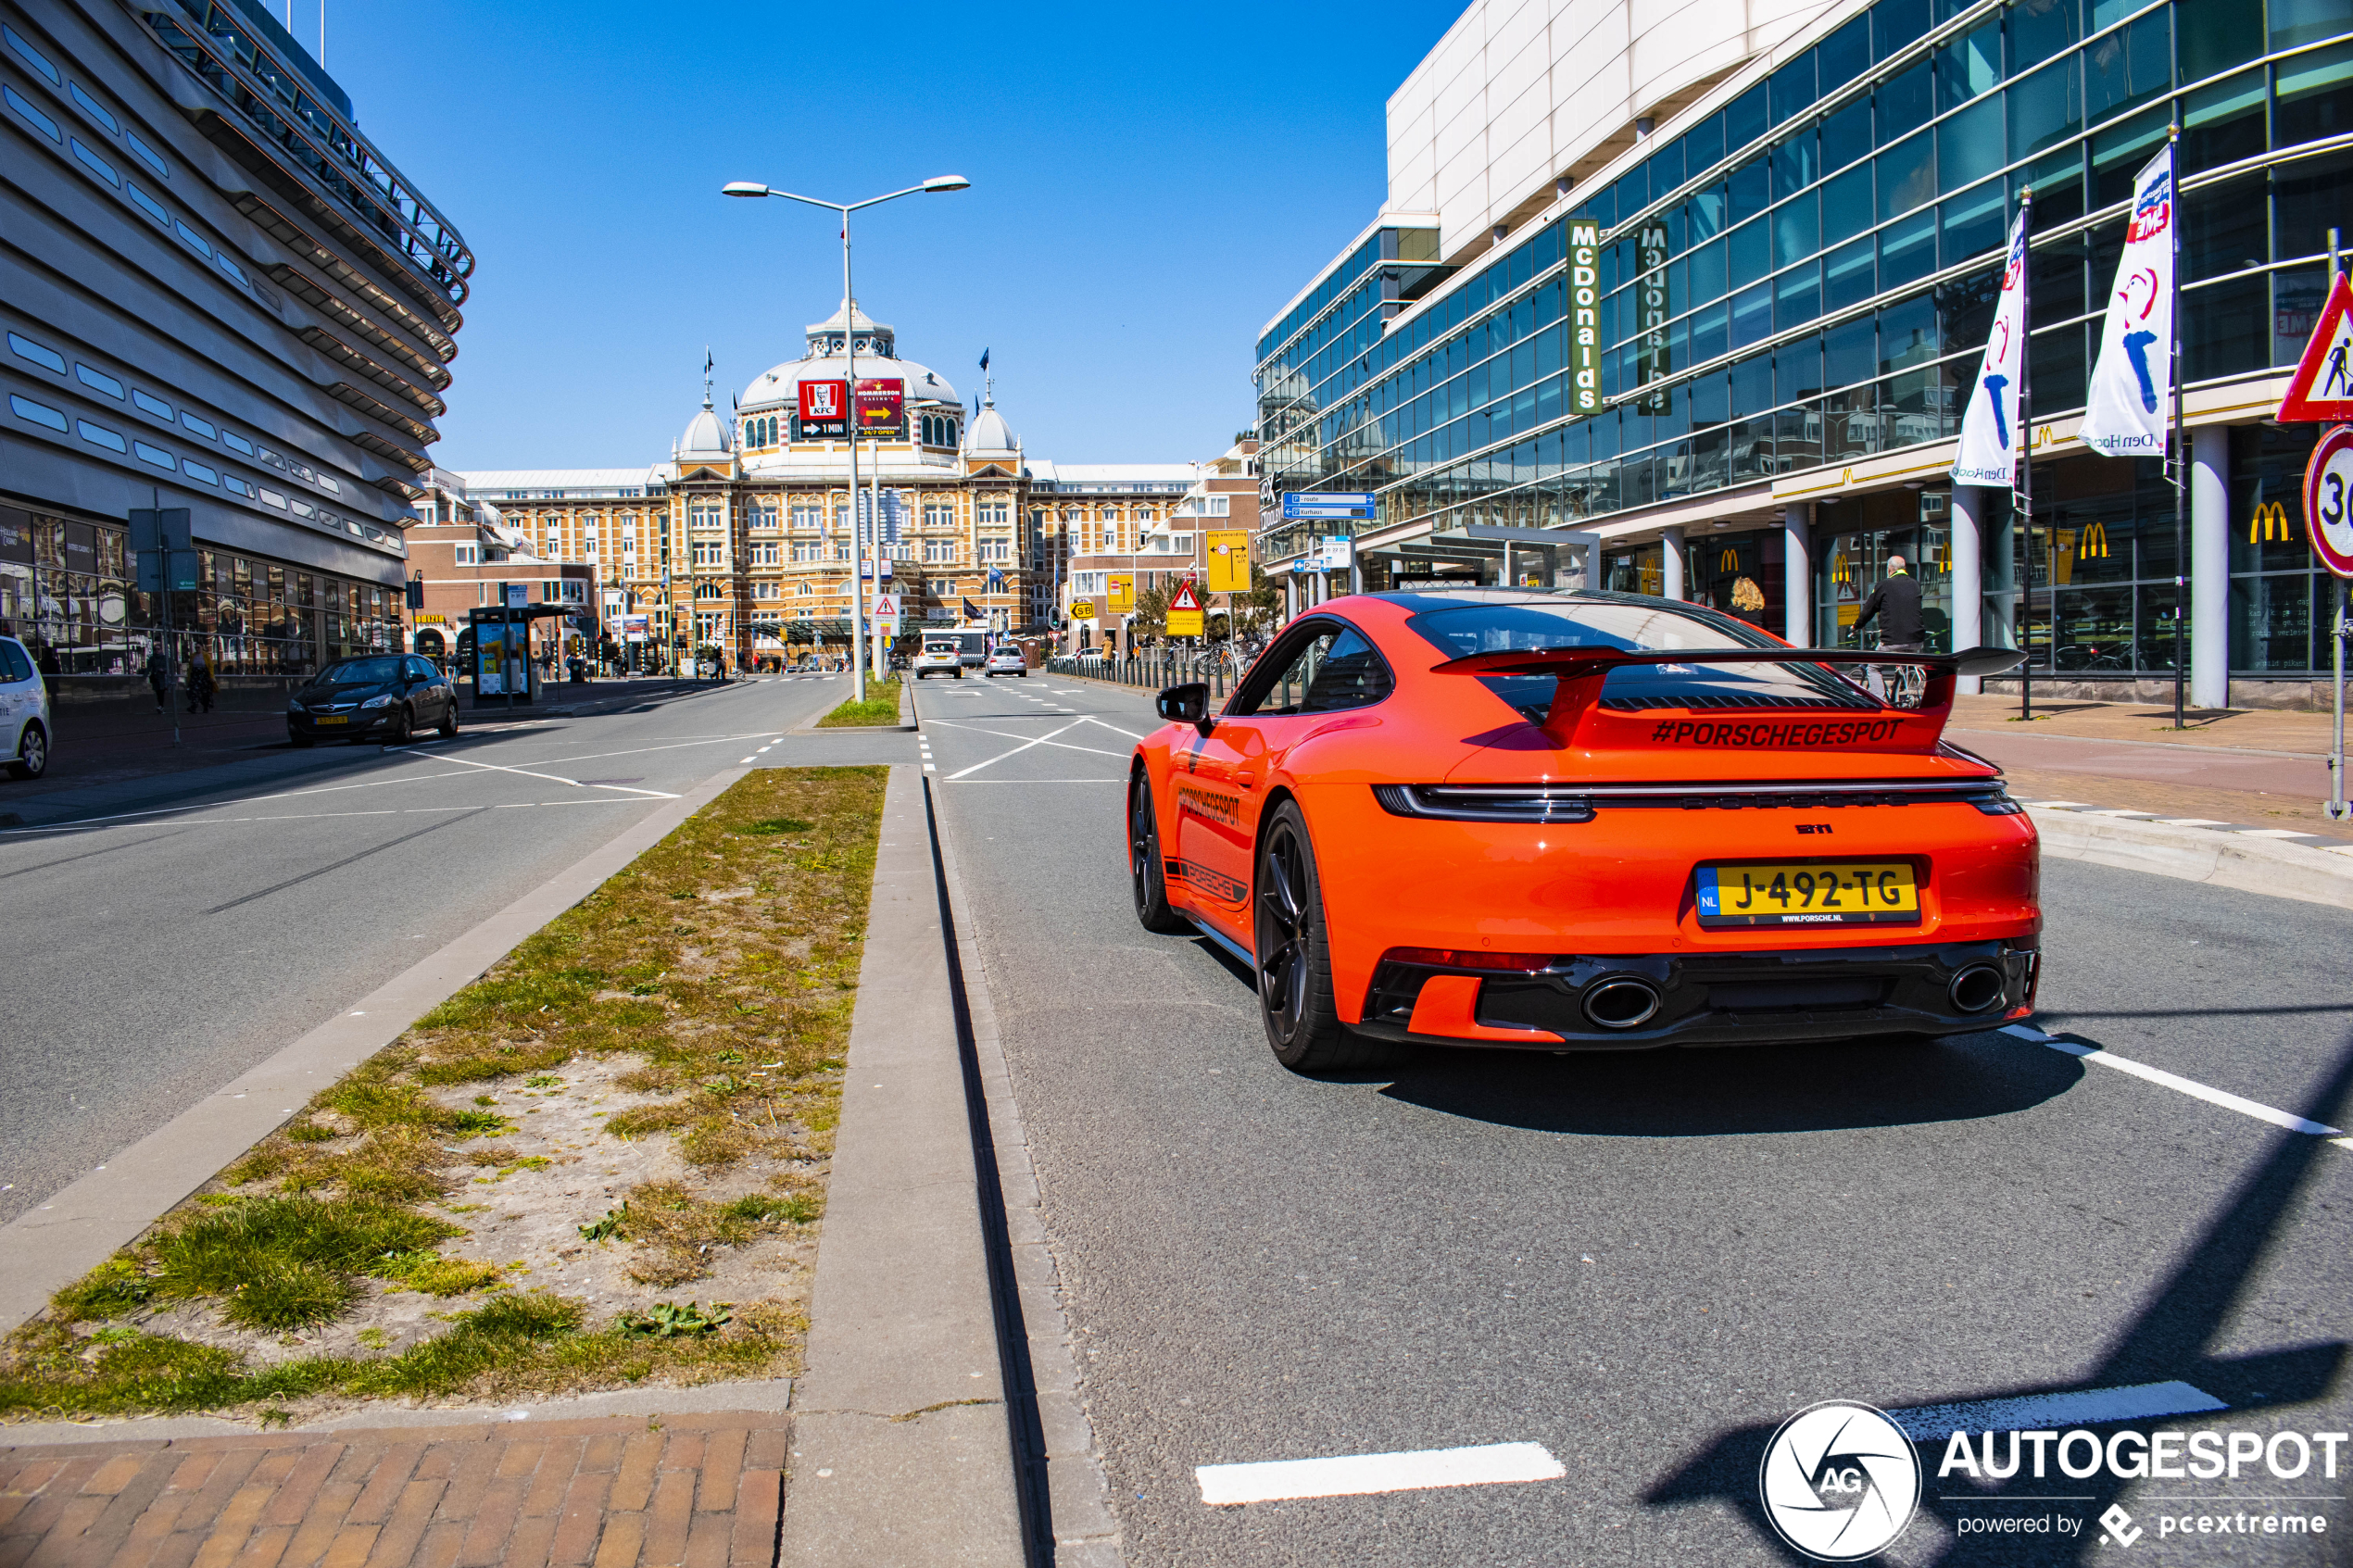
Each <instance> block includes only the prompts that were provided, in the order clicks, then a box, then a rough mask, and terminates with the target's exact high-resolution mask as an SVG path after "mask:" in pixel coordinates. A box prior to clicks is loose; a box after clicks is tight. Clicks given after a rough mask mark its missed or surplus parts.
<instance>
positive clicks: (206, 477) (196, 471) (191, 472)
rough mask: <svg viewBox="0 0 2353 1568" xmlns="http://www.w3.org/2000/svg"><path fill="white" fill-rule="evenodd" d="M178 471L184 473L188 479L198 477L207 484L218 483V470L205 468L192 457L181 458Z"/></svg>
mask: <svg viewBox="0 0 2353 1568" xmlns="http://www.w3.org/2000/svg"><path fill="white" fill-rule="evenodd" d="M180 471H181V472H182V473H184V474H186V475H187V476H188V477H189V478H190V479H200V480H202V481H204V483H207V484H218V483H220V472H219V470H214V469H209V468H207V467H206V466H205V465H204V464H202V463H200V462H198V461H196V460H195V458H181V459H180Z"/></svg>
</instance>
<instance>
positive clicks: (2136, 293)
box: [2082, 143, 2181, 458]
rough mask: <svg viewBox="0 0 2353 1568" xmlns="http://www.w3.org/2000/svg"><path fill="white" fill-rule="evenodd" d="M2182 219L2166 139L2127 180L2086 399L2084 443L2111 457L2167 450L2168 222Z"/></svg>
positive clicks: (2169, 377) (2169, 358) (2170, 249)
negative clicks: (2128, 198) (2128, 214)
mask: <svg viewBox="0 0 2353 1568" xmlns="http://www.w3.org/2000/svg"><path fill="white" fill-rule="evenodd" d="M2180 218H2181V208H2180V206H2179V205H2178V204H2177V203H2176V202H2175V201H2174V199H2173V148H2172V145H2171V144H2170V143H2169V144H2167V145H2166V148H2165V150H2164V151H2163V152H2161V153H2159V154H2158V155H2157V157H2153V158H2151V159H2150V160H2149V162H2148V166H2147V167H2146V168H2145V169H2142V170H2141V172H2140V174H2139V175H2138V176H2137V177H2136V178H2135V179H2134V180H2133V216H2132V219H2131V220H2130V221H2129V222H2128V223H2127V224H2126V226H2125V230H2124V255H2123V256H2122V257H2120V259H2119V260H2118V261H2117V263H2116V287H2115V291H2114V292H2113V293H2111V294H2110V295H2108V322H2107V324H2106V325H2105V326H2103V327H2102V328H2101V329H2100V358H2099V363H2098V364H2097V365H2095V366H2094V367H2093V370H2092V387H2091V395H2090V396H2089V397H2088V398H2086V399H2085V406H2084V409H2083V427H2082V442H2083V445H2086V446H2089V447H2091V448H2092V449H2093V450H2094V451H2095V452H2100V453H2104V454H2106V455H2107V456H2108V457H2111V458H2156V457H2162V456H2163V455H2164V453H2165V445H2166V442H2165V431H2166V424H2167V421H2168V420H2169V419H2170V418H2171V413H2170V410H2169V409H2168V408H2167V404H2168V402H2169V401H2170V400H2171V397H2172V395H2173V342H2174V339H2173V242H2174V228H2173V226H2174V224H2175V223H2177V222H2178V221H2180Z"/></svg>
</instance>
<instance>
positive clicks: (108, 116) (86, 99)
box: [66, 82, 122, 136]
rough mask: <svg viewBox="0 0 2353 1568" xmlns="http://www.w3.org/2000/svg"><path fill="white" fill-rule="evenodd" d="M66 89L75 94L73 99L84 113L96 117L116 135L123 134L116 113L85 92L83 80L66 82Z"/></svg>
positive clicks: (92, 117)
mask: <svg viewBox="0 0 2353 1568" xmlns="http://www.w3.org/2000/svg"><path fill="white" fill-rule="evenodd" d="M66 91H67V92H69V93H71V94H73V101H74V102H75V103H77V104H79V105H81V106H82V113H83V114H86V115H88V116H89V117H90V118H91V119H94V120H96V121H97V122H98V123H99V124H101V125H103V126H105V127H106V128H107V130H108V131H110V132H113V133H114V134H115V135H117V136H120V135H121V134H122V125H121V123H120V121H119V120H117V119H115V117H114V115H113V114H112V113H111V112H110V111H109V110H108V109H107V106H106V105H104V104H102V103H100V102H98V100H97V99H95V98H94V97H92V96H91V95H90V94H87V93H84V92H83V91H82V83H81V82H68V83H66Z"/></svg>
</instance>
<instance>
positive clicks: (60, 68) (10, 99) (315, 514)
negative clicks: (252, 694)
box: [0, 0, 473, 702]
mask: <svg viewBox="0 0 2353 1568" xmlns="http://www.w3.org/2000/svg"><path fill="white" fill-rule="evenodd" d="M0 18H4V19H5V26H0V147H4V148H5V149H6V161H5V166H4V167H5V169H6V173H5V175H0V210H5V214H6V230H7V234H8V249H7V252H6V260H5V262H0V270H5V271H6V287H5V288H0V333H4V334H5V335H0V631H4V632H6V633H8V634H10V635H14V636H17V637H19V638H22V639H23V640H24V641H25V642H26V643H27V644H29V645H31V646H32V648H33V650H34V652H35V653H36V655H38V656H39V657H40V659H41V660H42V662H43V664H44V668H51V669H53V671H54V672H55V674H56V675H57V676H58V677H60V678H61V682H62V684H58V683H53V684H54V685H56V688H57V696H58V697H59V700H60V701H65V702H73V701H82V700H96V699H98V698H101V697H107V696H123V695H125V694H126V693H127V694H128V696H131V697H132V698H133V699H136V698H139V697H144V696H145V693H144V690H142V689H141V687H140V685H139V683H138V679H137V677H138V675H139V672H140V671H141V670H142V668H143V666H144V665H145V660H146V659H147V656H148V654H149V652H150V651H151V650H152V649H154V648H155V647H157V646H159V645H160V644H161V643H162V641H163V636H162V629H163V626H164V623H165V610H166V606H165V604H164V594H163V592H162V586H163V583H162V580H161V579H160V578H157V579H156V580H155V582H154V583H153V588H154V591H147V590H146V589H145V588H143V586H142V583H141V579H140V574H139V572H138V571H137V569H136V567H137V563H136V561H135V560H134V558H133V555H132V540H131V536H130V518H131V514H132V512H133V511H144V510H149V509H159V510H162V511H165V512H168V513H173V514H184V515H185V518H186V524H185V530H184V532H183V533H182V534H181V536H180V538H179V541H178V542H179V543H180V544H181V545H182V546H183V547H182V550H181V551H180V560H179V561H178V563H177V567H176V570H175V571H174V572H173V581H174V583H177V584H178V586H177V587H176V588H175V589H174V591H173V592H172V594H171V596H170V598H171V602H170V607H169V608H170V626H171V629H172V633H173V635H172V637H171V639H170V641H171V644H172V646H173V649H174V651H175V652H176V654H177V655H178V656H179V658H180V659H182V660H185V659H188V658H190V657H192V656H194V655H195V654H196V653H198V652H201V653H203V654H204V655H205V656H206V657H207V659H208V661H209V662H210V663H211V665H212V668H213V669H214V671H216V672H218V673H220V674H221V675H223V676H244V677H257V678H259V677H281V678H283V677H294V676H300V675H303V674H306V673H308V671H312V670H315V669H317V668H318V667H319V665H320V663H321V661H322V660H325V659H333V658H335V657H337V656H339V655H341V654H345V653H350V652H360V651H372V650H380V649H386V648H396V647H397V646H400V603H401V592H402V590H401V584H402V581H403V578H404V577H405V576H406V574H407V572H408V559H407V549H406V546H405V545H404V543H403V537H402V533H403V530H404V529H405V528H406V527H407V525H408V524H409V522H410V521H414V519H413V514H412V512H411V509H410V505H411V502H412V501H413V500H415V499H416V498H417V497H418V496H420V495H422V494H423V492H422V488H421V484H422V476H423V475H425V474H426V473H428V472H429V471H430V470H431V468H432V463H431V459H430V458H427V457H426V456H425V455H424V454H425V450H426V448H427V446H428V445H430V444H431V443H432V442H434V440H436V439H438V432H437V431H435V429H434V424H433V421H434V420H435V419H437V418H438V417H439V416H440V415H441V414H442V413H443V411H444V405H443V402H442V395H443V394H444V393H445V392H446V391H447V388H448V386H449V384H450V379H451V378H450V372H449V370H448V364H449V361H450V360H451V359H453V358H455V357H456V355H457V344H456V334H457V332H458V331H459V327H460V326H461V325H462V318H461V317H460V315H459V306H460V305H462V304H463V303H464V301H465V298H466V295H467V291H468V287H469V285H468V283H467V277H468V274H469V273H470V272H471V271H472V267H473V258H472V255H471V254H470V253H469V252H468V251H467V249H466V247H465V245H464V242H463V241H462V240H461V239H459V235H458V233H457V232H456V230H455V229H453V228H452V227H451V226H450V225H449V224H448V222H447V220H445V219H444V218H442V217H441V215H440V214H439V213H438V212H437V211H436V210H435V209H434V206H433V204H432V203H431V202H430V201H428V200H426V199H425V198H424V197H423V196H422V195H421V194H418V192H417V190H416V188H415V187H414V185H413V184H411V183H410V182H409V181H408V179H407V178H406V177H405V176H403V175H402V174H400V173H399V171H398V170H397V169H394V168H393V167H392V165H391V163H390V162H389V160H387V159H386V158H385V157H384V155H383V154H382V152H381V151H380V150H379V149H378V148H377V147H376V146H375V144H373V143H372V142H371V141H370V140H369V139H368V138H367V137H366V136H364V135H362V134H361V132H359V128H358V119H357V118H356V115H355V112H354V110H353V107H352V104H351V101H350V99H349V97H348V96H347V95H346V94H345V93H344V91H343V89H342V87H341V86H339V85H338V84H337V83H336V82H335V81H334V79H333V77H331V76H329V75H328V74H327V72H326V71H325V70H324V69H322V68H321V66H320V64H319V63H318V61H316V60H315V59H313V58H312V57H311V56H310V55H309V54H308V51H306V50H305V49H304V48H303V46H302V45H301V44H299V43H297V42H296V40H295V39H294V38H293V37H292V36H291V35H290V34H288V33H287V31H285V29H284V28H283V27H282V26H280V25H279V23H278V22H277V20H276V19H273V18H272V17H271V14H270V11H269V8H268V7H267V6H264V5H261V4H259V3H258V0H151V3H147V4H135V3H134V4H120V3H118V0H17V3H14V4H11V5H9V6H6V7H5V8H0ZM109 678H111V682H110V681H109Z"/></svg>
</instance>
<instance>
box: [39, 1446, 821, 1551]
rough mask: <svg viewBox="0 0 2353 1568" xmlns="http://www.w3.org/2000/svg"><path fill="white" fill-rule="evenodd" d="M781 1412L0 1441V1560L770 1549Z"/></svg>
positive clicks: (782, 1449)
mask: <svg viewBox="0 0 2353 1568" xmlns="http://www.w3.org/2000/svg"><path fill="white" fill-rule="evenodd" d="M789 1440H790V1429H789V1426H788V1425H787V1424H786V1419H785V1418H784V1417H782V1416H779V1415H775V1414H768V1413H763V1414H746V1415H697V1416H690V1417H682V1418H679V1419H676V1420H662V1421H659V1422H649V1421H647V1420H645V1419H643V1418H640V1417H616V1418H609V1419H600V1420H586V1421H549V1422H531V1423H528V1424H524V1423H520V1422H500V1423H497V1424H484V1425H472V1426H457V1425H452V1426H443V1427H401V1428H380V1429H370V1430H362V1431H344V1432H336V1433H333V1434H323V1433H317V1432H308V1433H306V1432H284V1433H271V1434H256V1435H251V1436H244V1435H241V1436H226V1437H189V1438H182V1439H178V1440H176V1441H166V1440H163V1439H155V1440H151V1441H146V1442H120V1443H103V1442H100V1443H73V1444H57V1445H53V1446H48V1447H27V1448H0V1568H409V1565H414V1568H570V1565H575V1564H576V1565H579V1568H774V1564H775V1562H776V1528H777V1519H778V1513H779V1510H780V1509H781V1508H782V1506H783V1500H784V1471H785V1468H786V1466H785V1459H786V1451H787V1449H786V1445H787V1443H788V1442H789Z"/></svg>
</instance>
